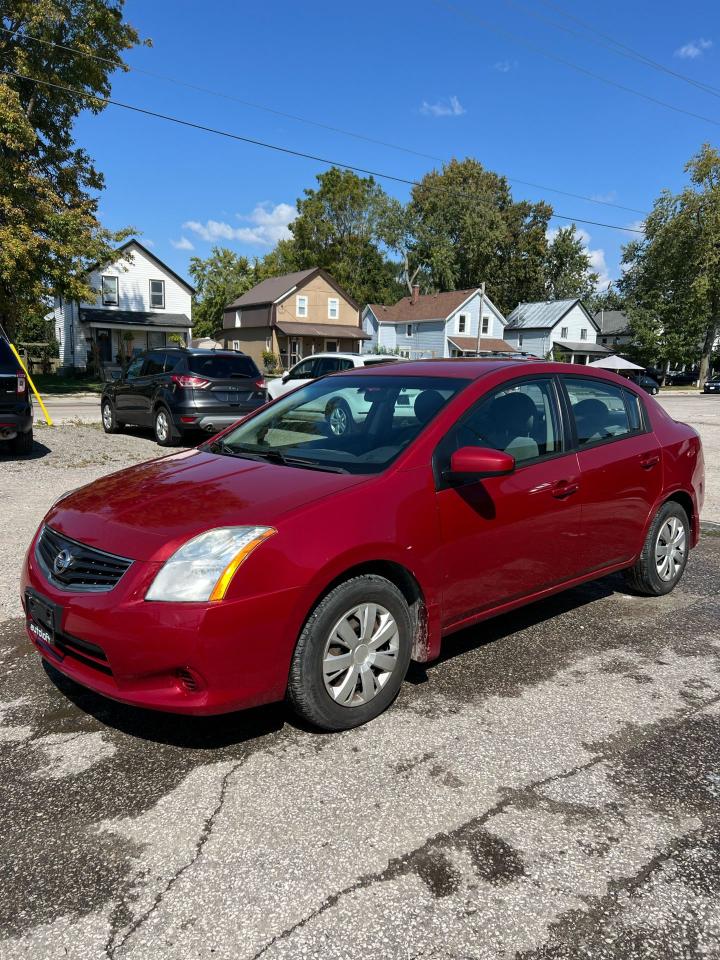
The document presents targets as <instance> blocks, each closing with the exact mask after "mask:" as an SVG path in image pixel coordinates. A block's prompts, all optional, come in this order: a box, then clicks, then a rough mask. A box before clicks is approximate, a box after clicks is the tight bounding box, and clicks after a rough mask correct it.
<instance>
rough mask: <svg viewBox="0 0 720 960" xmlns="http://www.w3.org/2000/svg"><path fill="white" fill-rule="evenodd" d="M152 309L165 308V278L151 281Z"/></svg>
mask: <svg viewBox="0 0 720 960" xmlns="http://www.w3.org/2000/svg"><path fill="white" fill-rule="evenodd" d="M150 309H151V310H164V309H165V281H164V280H151V281H150Z"/></svg>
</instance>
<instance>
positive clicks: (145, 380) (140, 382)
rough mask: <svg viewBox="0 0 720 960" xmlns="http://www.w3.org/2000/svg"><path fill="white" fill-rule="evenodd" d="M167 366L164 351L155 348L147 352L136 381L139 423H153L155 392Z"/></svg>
mask: <svg viewBox="0 0 720 960" xmlns="http://www.w3.org/2000/svg"><path fill="white" fill-rule="evenodd" d="M164 368H165V354H164V353H163V352H162V351H157V350H153V351H152V352H151V353H147V354H145V362H144V363H143V367H142V370H141V372H140V376H139V377H138V379H137V380H136V382H135V387H136V390H137V394H138V416H140V417H141V419H140V420H138V423H145V424H149V423H152V415H153V402H154V399H155V394H156V392H157V390H158V387H159V386H160V382H161V380H162V377H163V370H164Z"/></svg>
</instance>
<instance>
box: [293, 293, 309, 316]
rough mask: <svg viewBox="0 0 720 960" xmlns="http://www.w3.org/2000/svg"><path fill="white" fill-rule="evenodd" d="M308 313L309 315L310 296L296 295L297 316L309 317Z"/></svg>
mask: <svg viewBox="0 0 720 960" xmlns="http://www.w3.org/2000/svg"><path fill="white" fill-rule="evenodd" d="M307 315H308V298H307V297H304V296H298V297H295V316H296V317H307Z"/></svg>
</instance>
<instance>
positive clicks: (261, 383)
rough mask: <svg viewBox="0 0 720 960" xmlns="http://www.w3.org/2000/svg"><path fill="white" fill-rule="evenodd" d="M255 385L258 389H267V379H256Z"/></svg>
mask: <svg viewBox="0 0 720 960" xmlns="http://www.w3.org/2000/svg"><path fill="white" fill-rule="evenodd" d="M255 386H256V387H257V388H258V390H266V389H267V383H266V381H265V377H260V379H259V380H256V381H255Z"/></svg>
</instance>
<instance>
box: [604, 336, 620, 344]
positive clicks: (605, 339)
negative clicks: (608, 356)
mask: <svg viewBox="0 0 720 960" xmlns="http://www.w3.org/2000/svg"><path fill="white" fill-rule="evenodd" d="M602 342H603V343H607V337H603V338H602ZM616 342H617V341H616Z"/></svg>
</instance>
